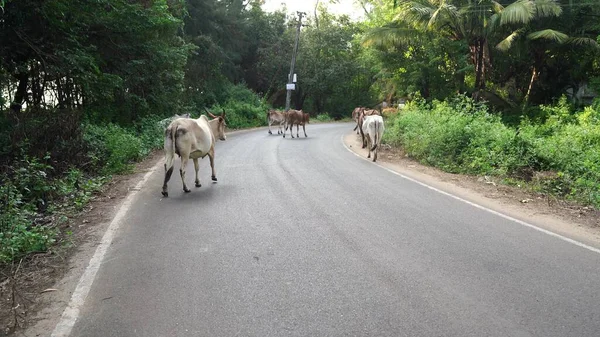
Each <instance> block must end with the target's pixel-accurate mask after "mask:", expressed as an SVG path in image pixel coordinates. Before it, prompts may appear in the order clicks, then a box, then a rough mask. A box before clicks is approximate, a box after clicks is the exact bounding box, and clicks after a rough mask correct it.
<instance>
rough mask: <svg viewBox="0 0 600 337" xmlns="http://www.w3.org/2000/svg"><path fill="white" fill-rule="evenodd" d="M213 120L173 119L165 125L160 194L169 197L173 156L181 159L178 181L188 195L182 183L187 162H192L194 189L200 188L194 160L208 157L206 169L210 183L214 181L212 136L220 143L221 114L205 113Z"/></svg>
mask: <svg viewBox="0 0 600 337" xmlns="http://www.w3.org/2000/svg"><path fill="white" fill-rule="evenodd" d="M209 115H210V116H211V117H212V118H213V119H212V120H210V121H209V120H208V118H207V117H206V116H204V115H201V116H200V118H198V119H192V118H177V119H175V120H174V121H172V122H171V124H169V127H167V129H166V130H165V180H164V183H163V188H162V195H163V196H165V197H168V196H169V192H168V191H167V183H168V182H169V179H171V174H172V173H173V165H174V160H175V154H178V155H179V156H180V157H181V169H179V173H180V174H181V181H182V183H183V191H184V192H186V193H187V192H190V189H189V188H187V186H186V184H185V170H186V167H187V163H188V160H189V159H192V160H193V161H194V169H195V171H196V180H195V183H196V187H200V186H201V184H200V179H199V178H198V158H204V157H206V156H207V155H208V157H209V158H210V167H211V169H212V180H213V181H217V176H216V174H215V135H216V136H217V137H218V138H219V139H220V140H225V139H226V138H227V137H226V136H225V126H226V124H225V111H223V114H222V115H221V116H215V115H213V114H212V113H210V112H209Z"/></svg>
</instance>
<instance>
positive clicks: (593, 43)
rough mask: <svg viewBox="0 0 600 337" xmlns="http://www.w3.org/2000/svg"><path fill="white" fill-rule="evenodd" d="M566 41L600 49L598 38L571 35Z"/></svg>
mask: <svg viewBox="0 0 600 337" xmlns="http://www.w3.org/2000/svg"><path fill="white" fill-rule="evenodd" d="M565 43H568V44H572V45H576V46H583V47H591V48H593V49H596V50H600V44H598V42H597V41H596V40H594V39H590V38H588V37H570V38H569V39H567V41H566V42H565Z"/></svg>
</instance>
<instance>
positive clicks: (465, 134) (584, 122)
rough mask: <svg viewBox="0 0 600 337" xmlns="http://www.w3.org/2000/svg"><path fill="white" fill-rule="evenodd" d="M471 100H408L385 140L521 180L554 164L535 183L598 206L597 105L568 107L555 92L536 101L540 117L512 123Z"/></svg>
mask: <svg viewBox="0 0 600 337" xmlns="http://www.w3.org/2000/svg"><path fill="white" fill-rule="evenodd" d="M469 100H470V99H469V98H466V97H459V98H451V99H449V100H448V101H445V102H439V101H434V102H432V103H431V104H426V103H424V102H422V101H417V102H412V103H410V104H408V105H407V106H406V107H405V109H404V111H403V112H402V113H401V114H398V115H396V116H394V117H392V118H391V119H389V120H388V128H387V130H386V133H385V135H384V139H383V140H384V142H386V143H388V144H391V145H395V146H403V147H404V149H405V151H406V153H407V154H408V155H410V156H412V157H414V158H416V159H418V160H420V161H423V162H425V163H427V164H431V165H434V166H438V167H440V168H442V169H444V170H447V171H450V172H461V173H470V174H495V175H503V176H512V177H517V178H521V179H527V180H529V179H531V178H532V177H533V176H534V172H535V171H543V172H555V174H548V175H547V177H546V178H545V179H544V182H543V183H542V184H540V186H538V187H539V188H540V189H541V190H542V191H543V192H544V193H552V194H557V195H561V196H567V197H569V198H574V199H577V200H580V201H584V202H586V203H590V204H593V205H596V206H600V126H599V125H598V120H599V116H600V111H598V110H597V109H595V108H594V107H587V108H585V109H584V110H583V111H582V112H580V113H573V112H572V111H571V108H570V107H569V106H568V104H567V102H566V100H565V99H561V100H560V101H559V102H558V103H557V104H556V105H554V106H541V107H540V110H541V111H543V112H544V114H545V115H544V122H539V121H538V122H537V123H534V122H532V121H530V120H528V119H524V120H523V121H522V122H521V123H520V125H519V127H518V129H516V128H513V127H509V126H507V125H505V124H504V123H503V122H502V120H501V119H500V117H499V116H496V115H493V114H490V113H489V112H488V111H487V108H486V107H485V106H484V105H481V104H475V103H473V102H470V101H469Z"/></svg>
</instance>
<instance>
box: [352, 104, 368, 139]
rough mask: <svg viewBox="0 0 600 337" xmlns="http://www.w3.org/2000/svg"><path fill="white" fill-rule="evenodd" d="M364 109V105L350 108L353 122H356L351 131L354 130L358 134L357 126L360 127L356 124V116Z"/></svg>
mask: <svg viewBox="0 0 600 337" xmlns="http://www.w3.org/2000/svg"><path fill="white" fill-rule="evenodd" d="M364 110H365V108H364V107H362V106H359V107H356V108H354V110H352V119H353V120H354V122H356V126H355V127H354V130H352V131H356V134H357V135H359V134H360V133H359V131H358V128H359V127H360V125H359V124H358V118H359V117H360V114H361V113H362V112H363V111H364Z"/></svg>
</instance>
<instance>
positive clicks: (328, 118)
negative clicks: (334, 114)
mask: <svg viewBox="0 0 600 337" xmlns="http://www.w3.org/2000/svg"><path fill="white" fill-rule="evenodd" d="M315 119H316V120H318V121H319V122H331V121H333V118H331V116H329V114H320V115H317V117H315Z"/></svg>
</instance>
